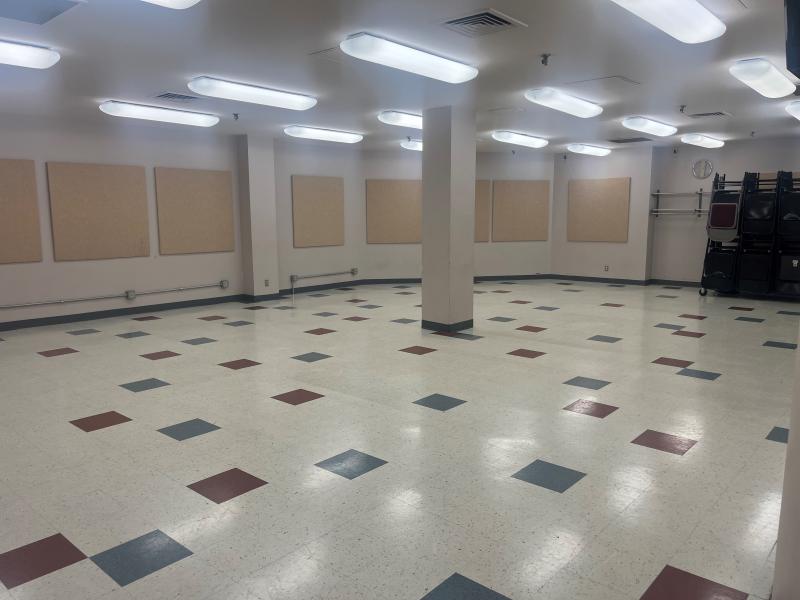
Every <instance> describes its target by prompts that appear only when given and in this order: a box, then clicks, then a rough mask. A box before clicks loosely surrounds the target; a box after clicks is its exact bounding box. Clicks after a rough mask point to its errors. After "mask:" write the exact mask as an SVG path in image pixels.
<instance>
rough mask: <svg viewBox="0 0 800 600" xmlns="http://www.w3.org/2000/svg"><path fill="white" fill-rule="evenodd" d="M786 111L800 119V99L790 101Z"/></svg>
mask: <svg viewBox="0 0 800 600" xmlns="http://www.w3.org/2000/svg"><path fill="white" fill-rule="evenodd" d="M786 112H788V113H789V114H790V115H792V116H793V117H794V118H795V119H798V120H800V101H797V102H790V103H789V104H788V105H787V106H786Z"/></svg>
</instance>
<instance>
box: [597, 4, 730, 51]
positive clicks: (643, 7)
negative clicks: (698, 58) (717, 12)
mask: <svg viewBox="0 0 800 600" xmlns="http://www.w3.org/2000/svg"><path fill="white" fill-rule="evenodd" d="M611 1H612V2H613V3H614V4H618V5H619V6H621V7H622V8H624V9H625V10H627V11H630V12H632V13H633V14H634V15H636V16H637V17H639V18H640V19H643V20H645V21H647V22H648V23H650V24H651V25H652V26H653V27H657V28H658V29H660V30H661V31H663V32H664V33H666V34H668V35H671V36H672V37H674V38H675V39H676V40H679V41H681V42H683V43H684V44H699V43H701V42H708V41H709V40H713V39H716V38H718V37H720V36H721V35H722V34H724V33H725V30H726V29H727V28H726V26H725V23H723V22H722V21H720V20H719V19H718V18H717V17H716V16H714V14H713V13H712V12H711V11H710V10H708V9H707V8H706V7H705V6H703V5H702V4H700V3H699V2H698V1H697V0H611Z"/></svg>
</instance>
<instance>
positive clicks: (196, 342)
mask: <svg viewBox="0 0 800 600" xmlns="http://www.w3.org/2000/svg"><path fill="white" fill-rule="evenodd" d="M216 341H217V340H214V339H211V338H207V337H199V338H193V339H191V340H183V343H184V344H189V345H190V346H202V345H203V344H211V343H213V342H216Z"/></svg>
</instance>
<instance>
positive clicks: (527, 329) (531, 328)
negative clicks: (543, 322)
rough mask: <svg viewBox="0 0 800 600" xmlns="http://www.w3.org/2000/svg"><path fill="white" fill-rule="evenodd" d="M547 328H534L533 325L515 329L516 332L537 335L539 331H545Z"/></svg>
mask: <svg viewBox="0 0 800 600" xmlns="http://www.w3.org/2000/svg"><path fill="white" fill-rule="evenodd" d="M546 330H547V327H536V326H535V325H523V326H522V327H517V331H528V332H530V333H539V332H540V331H546Z"/></svg>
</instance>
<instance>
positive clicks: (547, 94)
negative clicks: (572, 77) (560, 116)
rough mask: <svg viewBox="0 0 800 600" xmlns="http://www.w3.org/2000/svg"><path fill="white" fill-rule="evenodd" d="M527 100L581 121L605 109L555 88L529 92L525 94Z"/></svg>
mask: <svg viewBox="0 0 800 600" xmlns="http://www.w3.org/2000/svg"><path fill="white" fill-rule="evenodd" d="M525 99H526V100H528V101H529V102H533V103H534V104H539V105H541V106H546V107H547V108H552V109H553V110H560V111H561V112H565V113H567V114H570V115H573V116H576V117H580V118H581V119H588V118H590V117H596V116H597V115H599V114H600V113H602V112H603V107H602V106H600V105H598V104H594V103H593V102H589V101H588V100H583V99H582V98H576V97H575V96H570V95H569V94H565V93H564V92H561V91H559V90H556V89H553V88H540V89H538V90H530V91H527V92H525Z"/></svg>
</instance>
